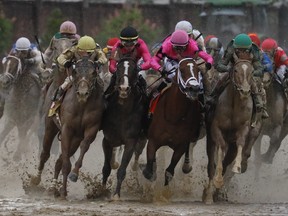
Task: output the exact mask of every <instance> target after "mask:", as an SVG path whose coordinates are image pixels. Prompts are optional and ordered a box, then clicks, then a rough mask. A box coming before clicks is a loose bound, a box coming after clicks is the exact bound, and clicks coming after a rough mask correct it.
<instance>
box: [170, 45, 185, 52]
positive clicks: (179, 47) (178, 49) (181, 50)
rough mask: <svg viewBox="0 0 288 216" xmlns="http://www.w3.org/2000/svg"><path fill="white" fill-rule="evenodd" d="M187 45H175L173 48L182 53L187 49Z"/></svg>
mask: <svg viewBox="0 0 288 216" xmlns="http://www.w3.org/2000/svg"><path fill="white" fill-rule="evenodd" d="M186 47H187V46H173V49H174V50H175V52H177V53H182V52H184V51H185V50H186Z"/></svg>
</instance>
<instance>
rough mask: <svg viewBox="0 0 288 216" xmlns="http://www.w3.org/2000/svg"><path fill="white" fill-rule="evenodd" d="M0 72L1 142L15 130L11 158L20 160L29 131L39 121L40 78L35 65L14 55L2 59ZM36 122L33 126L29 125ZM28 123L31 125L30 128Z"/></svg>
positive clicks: (31, 130) (34, 130)
mask: <svg viewBox="0 0 288 216" xmlns="http://www.w3.org/2000/svg"><path fill="white" fill-rule="evenodd" d="M2 63H3V73H2V74H1V76H0V86H1V87H0V91H1V96H0V97H1V100H0V101H1V105H0V107H1V108H0V110H1V116H0V118H1V117H2V115H3V114H5V115H6V117H7V118H6V122H5V124H4V128H3V130H2V132H1V134H0V143H2V142H3V141H4V139H5V138H6V136H7V135H8V134H9V133H10V131H11V130H12V129H13V128H14V127H16V128H17V130H18V137H19V141H20V143H19V145H18V148H17V150H16V152H15V154H14V159H15V160H19V159H21V155H22V154H25V151H26V150H25V149H26V148H27V147H28V146H27V143H26V142H27V141H28V140H27V139H28V138H29V132H35V133H36V131H37V130H36V128H37V126H36V124H38V123H39V121H38V120H39V119H38V118H39V116H38V114H39V113H38V109H39V104H40V97H41V81H40V78H39V77H38V75H37V74H38V72H39V71H38V68H37V67H36V66H31V65H25V64H24V63H23V61H22V60H21V59H20V58H18V57H16V56H13V55H8V56H7V57H5V58H4V59H3V62H2ZM33 125H35V128H32V126H33ZM29 126H31V127H29Z"/></svg>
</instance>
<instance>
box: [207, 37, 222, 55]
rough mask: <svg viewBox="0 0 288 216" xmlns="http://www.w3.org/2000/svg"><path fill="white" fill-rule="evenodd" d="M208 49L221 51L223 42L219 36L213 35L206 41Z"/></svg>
mask: <svg viewBox="0 0 288 216" xmlns="http://www.w3.org/2000/svg"><path fill="white" fill-rule="evenodd" d="M205 47H206V50H207V52H208V50H217V51H219V50H220V49H221V48H222V43H221V42H220V41H219V39H218V38H216V37H212V38H210V39H208V40H207V41H206V43H205Z"/></svg>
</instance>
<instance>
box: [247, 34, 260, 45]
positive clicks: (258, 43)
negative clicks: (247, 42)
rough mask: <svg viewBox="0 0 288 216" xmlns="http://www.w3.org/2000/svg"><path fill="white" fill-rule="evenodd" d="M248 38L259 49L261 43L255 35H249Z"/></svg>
mask: <svg viewBox="0 0 288 216" xmlns="http://www.w3.org/2000/svg"><path fill="white" fill-rule="evenodd" d="M248 36H249V37H250V38H251V40H252V42H253V43H254V44H256V45H257V46H258V47H260V44H261V41H260V38H259V36H258V34H257V33H249V34H248Z"/></svg>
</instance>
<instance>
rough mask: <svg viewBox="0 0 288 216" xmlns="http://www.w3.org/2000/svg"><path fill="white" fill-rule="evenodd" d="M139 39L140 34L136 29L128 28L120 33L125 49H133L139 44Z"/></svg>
mask: <svg viewBox="0 0 288 216" xmlns="http://www.w3.org/2000/svg"><path fill="white" fill-rule="evenodd" d="M138 38H139V35H138V32H137V30H136V29H135V28H133V27H131V26H128V27H126V28H124V29H122V31H121V32H120V40H121V44H122V45H123V46H125V47H132V46H134V45H136V44H137V39H138Z"/></svg>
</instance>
